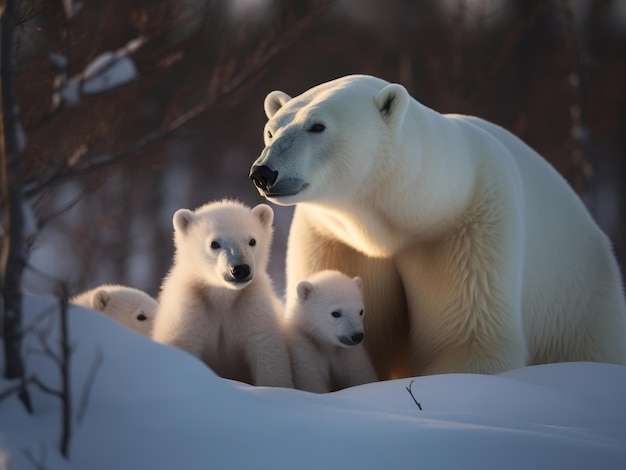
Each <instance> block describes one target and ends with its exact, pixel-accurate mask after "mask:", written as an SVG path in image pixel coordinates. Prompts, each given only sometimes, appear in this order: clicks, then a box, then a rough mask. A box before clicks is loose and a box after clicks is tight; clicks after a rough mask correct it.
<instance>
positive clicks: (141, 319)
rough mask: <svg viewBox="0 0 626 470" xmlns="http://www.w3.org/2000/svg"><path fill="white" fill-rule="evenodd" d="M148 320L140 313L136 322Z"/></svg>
mask: <svg viewBox="0 0 626 470" xmlns="http://www.w3.org/2000/svg"><path fill="white" fill-rule="evenodd" d="M147 319H148V317H146V316H145V315H144V314H143V313H140V314H139V315H137V320H139V321H146V320H147Z"/></svg>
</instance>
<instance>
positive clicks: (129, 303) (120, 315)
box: [71, 284, 158, 336]
mask: <svg viewBox="0 0 626 470" xmlns="http://www.w3.org/2000/svg"><path fill="white" fill-rule="evenodd" d="M71 302H72V303H74V304H76V305H81V306H83V307H87V308H91V309H93V310H98V311H99V312H102V313H104V314H105V315H107V316H109V317H111V318H113V319H115V320H117V321H118V322H120V323H121V324H122V325H124V326H126V327H127V328H130V329H131V330H134V331H136V332H137V333H141V334H143V335H145V336H150V334H151V332H152V326H153V324H154V316H155V314H156V310H157V307H158V304H157V301H156V300H154V299H153V298H152V297H150V296H149V295H148V294H146V293H145V292H143V291H141V290H139V289H135V288H133V287H126V286H119V285H111V284H105V285H102V286H99V287H96V288H95V289H91V290H89V291H87V292H84V293H82V294H79V295H77V296H76V297H73V298H72V299H71Z"/></svg>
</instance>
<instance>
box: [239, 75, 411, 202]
mask: <svg viewBox="0 0 626 470" xmlns="http://www.w3.org/2000/svg"><path fill="white" fill-rule="evenodd" d="M410 99H411V98H410V96H409V94H408V92H407V91H406V89H405V88H403V87H402V86H401V85H398V84H390V83H388V82H386V81H384V80H380V79H378V78H375V77H370V76H364V75H351V76H347V77H343V78H340V79H338V80H333V81H331V82H327V83H324V84H322V85H319V86H317V87H315V88H312V89H310V90H308V91H307V92H305V93H303V94H302V95H300V96H297V97H295V98H291V97H290V96H289V95H287V94H286V93H284V92H282V91H273V92H271V93H270V94H269V95H267V97H266V98H265V103H264V107H265V114H266V115H267V118H268V121H267V124H266V125H265V130H264V138H265V148H264V149H263V152H262V153H261V155H260V156H259V158H258V159H257V160H256V161H255V162H254V164H253V165H252V168H251V170H250V178H251V179H252V181H253V182H254V184H255V185H256V187H257V188H258V190H259V192H260V193H261V195H263V196H265V197H266V198H267V199H268V200H270V201H272V202H274V203H276V204H283V205H290V204H295V203H297V202H302V201H317V202H325V201H330V202H333V203H334V202H336V201H337V200H338V199H346V198H348V200H347V201H346V202H349V198H350V197H361V194H362V193H363V191H371V190H372V187H373V186H375V185H376V184H378V182H377V179H378V178H379V176H380V175H379V174H382V173H383V171H380V172H379V171H377V169H378V168H379V167H380V165H383V166H384V165H385V164H386V163H385V162H382V163H380V164H379V162H377V160H378V159H379V158H380V157H381V156H382V155H384V154H385V153H386V151H388V150H389V151H394V147H393V146H394V145H395V143H394V142H395V139H396V138H397V137H398V136H399V135H400V134H401V132H402V125H401V124H402V123H403V121H404V116H405V114H406V110H407V109H408V106H409V103H410Z"/></svg>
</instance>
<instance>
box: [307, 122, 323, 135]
mask: <svg viewBox="0 0 626 470" xmlns="http://www.w3.org/2000/svg"><path fill="white" fill-rule="evenodd" d="M324 129H326V126H325V125H324V124H322V123H321V122H316V123H315V124H313V125H312V126H311V127H309V132H316V133H318V132H323V131H324Z"/></svg>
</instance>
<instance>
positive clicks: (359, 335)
mask: <svg viewBox="0 0 626 470" xmlns="http://www.w3.org/2000/svg"><path fill="white" fill-rule="evenodd" d="M363 338H365V335H364V334H363V333H356V334H354V335H352V336H350V339H351V340H352V342H353V343H354V344H359V343H360V342H361V341H363Z"/></svg>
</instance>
